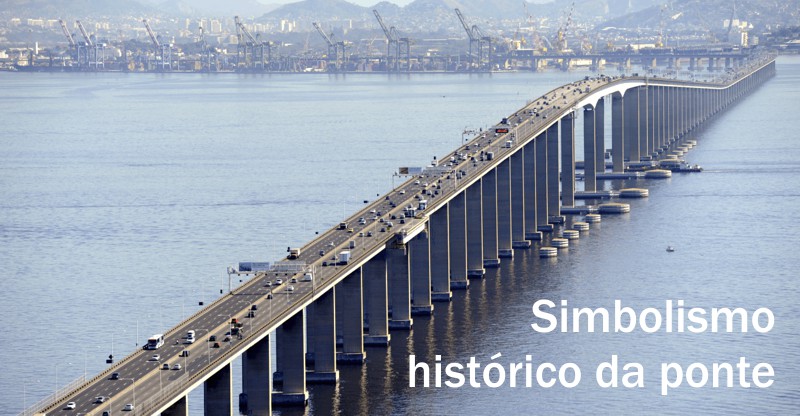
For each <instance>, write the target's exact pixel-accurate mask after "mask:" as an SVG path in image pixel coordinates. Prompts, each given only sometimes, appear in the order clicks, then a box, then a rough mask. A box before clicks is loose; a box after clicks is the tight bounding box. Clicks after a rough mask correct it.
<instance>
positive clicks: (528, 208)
mask: <svg viewBox="0 0 800 416" xmlns="http://www.w3.org/2000/svg"><path fill="white" fill-rule="evenodd" d="M540 140H544V138H543V137H542V135H541V134H540V135H539V136H538V137H536V138H535V139H534V140H533V141H530V142H528V143H527V144H526V145H525V147H523V148H522V153H523V156H522V160H523V162H524V166H523V171H524V172H523V175H524V179H523V182H524V187H525V189H524V191H523V194H524V195H525V239H527V240H541V239H542V233H541V232H540V231H539V229H538V227H537V225H538V218H537V216H536V211H537V208H536V205H537V203H538V202H537V200H536V199H537V194H536V166H537V161H536V141H540ZM541 164H544V163H541Z"/></svg>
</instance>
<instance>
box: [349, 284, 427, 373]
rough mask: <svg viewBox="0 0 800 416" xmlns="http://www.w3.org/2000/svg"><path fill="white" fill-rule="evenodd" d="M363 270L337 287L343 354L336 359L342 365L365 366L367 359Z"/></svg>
mask: <svg viewBox="0 0 800 416" xmlns="http://www.w3.org/2000/svg"><path fill="white" fill-rule="evenodd" d="M361 270H362V269H358V270H355V271H353V272H352V273H350V274H349V275H348V276H347V277H345V278H344V279H343V280H342V281H341V282H340V283H339V284H338V285H336V296H337V297H338V298H337V302H336V305H337V307H338V310H339V311H340V312H341V315H340V316H338V317H337V322H336V327H337V328H338V329H340V330H341V334H342V352H340V353H339V354H337V357H336V359H337V361H339V362H340V363H355V364H363V363H364V360H366V358H367V354H366V353H365V352H364V291H363V284H362V278H361ZM428 286H429V287H430V285H428Z"/></svg>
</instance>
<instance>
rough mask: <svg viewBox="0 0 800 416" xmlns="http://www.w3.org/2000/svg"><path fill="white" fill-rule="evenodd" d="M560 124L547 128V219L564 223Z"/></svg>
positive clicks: (552, 222) (551, 221) (556, 222)
mask: <svg viewBox="0 0 800 416" xmlns="http://www.w3.org/2000/svg"><path fill="white" fill-rule="evenodd" d="M558 126H559V123H555V124H553V125H552V126H550V127H549V128H548V129H547V193H548V195H547V204H548V207H547V213H548V218H547V221H548V222H549V223H551V224H563V223H564V220H565V218H564V217H563V216H562V215H561V193H560V192H559V189H558V188H559V177H558Z"/></svg>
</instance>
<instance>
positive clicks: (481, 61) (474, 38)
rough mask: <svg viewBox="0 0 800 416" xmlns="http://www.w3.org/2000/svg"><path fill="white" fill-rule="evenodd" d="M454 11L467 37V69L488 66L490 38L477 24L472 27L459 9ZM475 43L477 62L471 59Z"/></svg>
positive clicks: (490, 49)
mask: <svg viewBox="0 0 800 416" xmlns="http://www.w3.org/2000/svg"><path fill="white" fill-rule="evenodd" d="M455 11H456V15H458V20H459V21H461V26H463V27H464V31H466V32H467V37H468V38H469V70H470V71H472V70H473V69H482V68H484V67H486V66H488V64H489V63H490V62H491V60H492V59H491V58H492V57H491V55H492V38H490V37H488V36H485V35H484V34H483V32H482V31H481V29H480V28H479V27H478V26H477V25H472V27H470V26H469V25H468V24H467V21H466V19H464V15H463V14H461V10H458V9H455ZM475 44H477V52H478V62H477V63H475V62H474V61H473V49H474V45H475ZM484 47H487V51H486V54H484Z"/></svg>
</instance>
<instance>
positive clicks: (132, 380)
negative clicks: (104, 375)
mask: <svg viewBox="0 0 800 416" xmlns="http://www.w3.org/2000/svg"><path fill="white" fill-rule="evenodd" d="M120 380H130V381H131V385H132V386H133V407H134V409H135V408H136V379H135V378H133V377H131V378H121V379H120Z"/></svg>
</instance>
